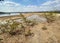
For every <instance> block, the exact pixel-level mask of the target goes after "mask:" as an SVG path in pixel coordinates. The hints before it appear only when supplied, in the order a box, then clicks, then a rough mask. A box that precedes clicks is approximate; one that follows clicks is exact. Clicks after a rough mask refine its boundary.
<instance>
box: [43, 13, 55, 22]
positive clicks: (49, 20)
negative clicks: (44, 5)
mask: <svg viewBox="0 0 60 43" xmlns="http://www.w3.org/2000/svg"><path fill="white" fill-rule="evenodd" d="M44 15H45V18H46V19H47V22H48V23H49V22H53V21H55V20H56V14H53V13H49V14H44Z"/></svg>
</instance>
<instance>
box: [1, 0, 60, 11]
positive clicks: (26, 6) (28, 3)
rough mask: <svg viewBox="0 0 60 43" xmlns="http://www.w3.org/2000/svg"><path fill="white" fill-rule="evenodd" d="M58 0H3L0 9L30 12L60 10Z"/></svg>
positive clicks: (59, 0) (59, 1)
mask: <svg viewBox="0 0 60 43" xmlns="http://www.w3.org/2000/svg"><path fill="white" fill-rule="evenodd" d="M59 8H60V0H5V1H2V2H0V11H4V12H30V11H32V12H33V11H51V10H60V9H59Z"/></svg>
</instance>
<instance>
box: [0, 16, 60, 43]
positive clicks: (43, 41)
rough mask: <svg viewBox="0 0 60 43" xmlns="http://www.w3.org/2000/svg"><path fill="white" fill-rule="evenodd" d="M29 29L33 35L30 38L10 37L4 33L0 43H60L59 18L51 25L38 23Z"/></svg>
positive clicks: (21, 36)
mask: <svg viewBox="0 0 60 43" xmlns="http://www.w3.org/2000/svg"><path fill="white" fill-rule="evenodd" d="M27 16H31V15H27ZM14 17H15V16H14ZM14 19H15V18H14ZM29 28H30V29H31V32H32V33H33V35H32V36H28V37H25V36H24V35H15V36H10V35H9V34H6V33H4V34H1V35H0V38H3V40H2V43H60V18H59V19H57V20H56V21H54V22H52V23H47V22H46V23H39V24H38V25H35V26H34V27H29ZM29 28H28V29H29Z"/></svg>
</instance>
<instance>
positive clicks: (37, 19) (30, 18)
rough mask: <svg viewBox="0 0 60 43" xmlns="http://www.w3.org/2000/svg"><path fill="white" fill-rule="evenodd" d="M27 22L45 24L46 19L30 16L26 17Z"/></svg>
mask: <svg viewBox="0 0 60 43" xmlns="http://www.w3.org/2000/svg"><path fill="white" fill-rule="evenodd" d="M27 20H31V21H33V20H34V21H36V22H47V19H46V18H44V17H40V16H38V15H32V16H29V17H27Z"/></svg>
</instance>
